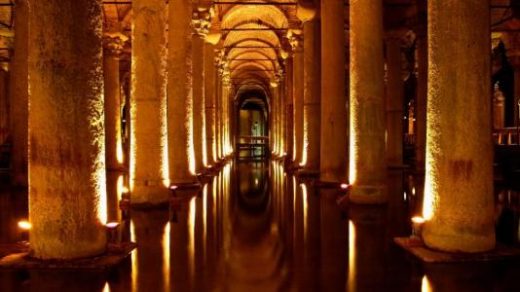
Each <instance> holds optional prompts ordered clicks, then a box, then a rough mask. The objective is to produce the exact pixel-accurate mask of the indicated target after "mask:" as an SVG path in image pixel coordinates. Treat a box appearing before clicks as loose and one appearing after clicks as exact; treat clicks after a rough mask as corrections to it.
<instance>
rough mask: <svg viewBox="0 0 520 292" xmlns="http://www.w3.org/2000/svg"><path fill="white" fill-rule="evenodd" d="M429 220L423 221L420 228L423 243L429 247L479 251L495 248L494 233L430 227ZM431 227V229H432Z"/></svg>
mask: <svg viewBox="0 0 520 292" xmlns="http://www.w3.org/2000/svg"><path fill="white" fill-rule="evenodd" d="M431 224H432V223H431V222H430V223H429V222H425V223H424V226H423V230H422V238H423V242H424V244H425V245H426V246H427V247H428V248H431V249H434V250H439V251H443V252H463V253H479V252H486V251H490V250H492V249H494V248H495V244H496V241H495V234H494V233H490V234H487V235H481V234H472V233H468V232H463V230H462V229H461V230H460V231H455V230H453V229H452V228H444V227H440V226H439V227H436V228H432V226H431ZM432 229H433V230H432Z"/></svg>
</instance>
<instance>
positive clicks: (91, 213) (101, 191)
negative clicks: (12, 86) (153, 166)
mask: <svg viewBox="0 0 520 292" xmlns="http://www.w3.org/2000/svg"><path fill="white" fill-rule="evenodd" d="M28 21H29V22H30V23H31V25H33V26H31V34H30V36H29V44H30V47H29V60H28V61H29V82H30V84H29V86H30V88H31V96H30V104H31V107H30V112H29V125H30V126H29V133H30V136H29V137H30V145H31V151H30V158H29V159H30V162H29V163H30V170H31V171H30V173H29V176H30V178H29V180H30V182H31V185H30V187H29V214H30V220H31V223H32V229H31V232H30V238H31V249H32V256H34V257H36V258H41V259H51V258H55V259H70V258H80V257H88V256H94V255H98V254H100V253H102V252H104V250H105V244H106V236H105V229H104V226H103V224H105V223H106V222H105V221H106V190H105V183H104V182H105V179H106V178H105V153H104V152H105V147H104V143H105V135H104V115H103V68H102V65H103V61H102V58H101V56H102V50H103V48H102V35H101V31H102V4H101V0H98V1H76V0H66V1H64V0H49V1H34V2H32V3H31V10H30V11H29V18H28ZM51 40H52V41H51ZM85 44H88V45H85ZM64 218H66V220H65V219H64Z"/></svg>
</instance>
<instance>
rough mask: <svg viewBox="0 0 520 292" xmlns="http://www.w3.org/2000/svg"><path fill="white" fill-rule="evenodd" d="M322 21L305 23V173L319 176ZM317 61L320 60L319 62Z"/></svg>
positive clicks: (303, 159)
mask: <svg viewBox="0 0 520 292" xmlns="http://www.w3.org/2000/svg"><path fill="white" fill-rule="evenodd" d="M320 32H321V31H320V19H319V18H314V19H311V20H308V21H306V22H305V23H304V24H303V34H304V35H305V39H304V40H303V55H304V86H303V88H304V94H303V120H304V121H303V127H304V133H303V151H304V152H303V157H302V161H301V166H303V167H304V169H305V171H307V172H311V173H318V172H319V169H320V114H321V112H320V110H321V109H320V94H321V86H320V85H321V83H320V82H321V79H320V73H321V72H320V70H321V64H320V62H319V60H320V57H321V55H320V52H321V50H320V49H321V42H320V40H321V36H320ZM317 60H318V61H317Z"/></svg>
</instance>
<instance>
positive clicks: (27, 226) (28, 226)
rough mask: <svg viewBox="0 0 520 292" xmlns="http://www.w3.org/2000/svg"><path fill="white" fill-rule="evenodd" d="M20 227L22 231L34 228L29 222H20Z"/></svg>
mask: <svg viewBox="0 0 520 292" xmlns="http://www.w3.org/2000/svg"><path fill="white" fill-rule="evenodd" d="M18 227H19V228H20V229H22V230H30V229H31V228H32V224H31V223H30V222H29V221H27V220H22V221H18Z"/></svg>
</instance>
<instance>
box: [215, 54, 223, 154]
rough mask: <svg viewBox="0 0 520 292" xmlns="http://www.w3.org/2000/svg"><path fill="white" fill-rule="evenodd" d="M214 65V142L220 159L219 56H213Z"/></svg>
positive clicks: (220, 84)
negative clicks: (215, 73)
mask: <svg viewBox="0 0 520 292" xmlns="http://www.w3.org/2000/svg"><path fill="white" fill-rule="evenodd" d="M215 66H216V71H217V80H216V86H215V108H216V110H215V142H216V143H217V147H216V148H217V158H218V160H221V159H222V121H221V118H222V113H221V111H220V108H221V104H222V101H221V98H222V90H221V89H220V88H221V87H222V80H221V78H220V70H219V66H220V58H219V57H216V58H215Z"/></svg>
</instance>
